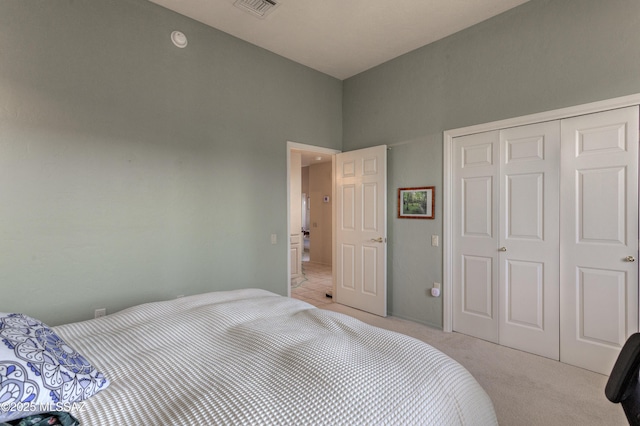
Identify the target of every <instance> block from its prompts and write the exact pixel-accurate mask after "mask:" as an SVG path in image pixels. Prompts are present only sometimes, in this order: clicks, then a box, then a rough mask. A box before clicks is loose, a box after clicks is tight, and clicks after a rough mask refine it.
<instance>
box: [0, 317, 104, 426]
mask: <svg viewBox="0 0 640 426" xmlns="http://www.w3.org/2000/svg"><path fill="white" fill-rule="evenodd" d="M108 385H109V381H108V380H107V378H106V377H105V376H104V375H103V374H102V373H100V372H99V371H98V370H96V369H95V368H94V367H93V366H92V365H91V364H90V363H89V362H88V361H87V359H86V358H85V357H83V356H82V355H80V354H79V353H78V352H77V351H76V350H74V349H73V348H72V347H71V346H69V345H68V344H66V343H65V342H64V341H63V340H62V339H61V338H60V337H59V336H58V335H57V334H56V333H54V332H53V330H51V329H50V328H49V327H48V326H47V325H45V324H43V323H42V322H40V321H38V320H36V319H33V318H31V317H28V316H26V315H23V314H5V313H0V422H6V421H10V420H14V419H17V418H21V417H25V416H28V415H31V414H37V413H41V412H46V411H69V410H70V409H71V408H77V407H74V406H73V404H74V403H79V402H80V401H83V400H85V399H87V398H89V397H90V396H92V395H94V394H96V393H97V392H99V391H101V390H102V389H104V388H106V387H107V386H108ZM78 405H79V404H78Z"/></svg>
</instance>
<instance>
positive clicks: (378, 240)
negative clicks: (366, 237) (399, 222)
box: [371, 237, 383, 243]
mask: <svg viewBox="0 0 640 426" xmlns="http://www.w3.org/2000/svg"><path fill="white" fill-rule="evenodd" d="M371 242H372V243H382V242H383V240H382V237H378V238H372V239H371Z"/></svg>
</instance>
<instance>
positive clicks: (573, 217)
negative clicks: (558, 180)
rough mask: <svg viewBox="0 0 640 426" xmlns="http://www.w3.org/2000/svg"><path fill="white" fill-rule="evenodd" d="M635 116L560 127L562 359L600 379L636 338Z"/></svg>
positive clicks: (578, 120) (633, 110)
mask: <svg viewBox="0 0 640 426" xmlns="http://www.w3.org/2000/svg"><path fill="white" fill-rule="evenodd" d="M638 114H639V112H638V107H637V106H634V107H628V108H624V109H617V110H612V111H605V112H600V113H596V114H589V115H584V116H580V117H575V118H570V119H567V120H563V122H562V138H563V146H562V187H561V193H562V199H563V201H564V204H563V206H562V211H561V225H562V227H561V229H562V245H561V252H560V259H561V265H562V275H561V283H562V286H561V292H560V301H561V306H562V309H561V346H560V347H561V349H560V359H561V361H563V362H566V363H569V364H573V365H577V366H580V367H583V368H587V369H589V370H593V371H596V372H599V373H603V374H609V373H610V372H611V368H612V367H613V364H614V363H615V360H616V358H617V356H618V353H619V351H620V349H621V347H622V345H623V344H624V342H625V341H626V339H627V338H628V337H629V335H631V334H632V333H634V332H636V331H638V263H637V260H635V261H634V260H632V259H637V257H638Z"/></svg>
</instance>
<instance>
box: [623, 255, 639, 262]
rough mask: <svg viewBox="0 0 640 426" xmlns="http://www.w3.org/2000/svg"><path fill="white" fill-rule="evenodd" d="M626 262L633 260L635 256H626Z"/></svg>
mask: <svg viewBox="0 0 640 426" xmlns="http://www.w3.org/2000/svg"><path fill="white" fill-rule="evenodd" d="M625 260H626V261H627V262H635V261H636V258H635V257H633V256H627V258H626V259H625Z"/></svg>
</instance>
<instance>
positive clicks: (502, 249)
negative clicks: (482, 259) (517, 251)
mask: <svg viewBox="0 0 640 426" xmlns="http://www.w3.org/2000/svg"><path fill="white" fill-rule="evenodd" d="M498 250H499V251H507V248H506V247H500V248H499V249H498Z"/></svg>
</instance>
